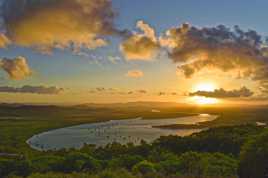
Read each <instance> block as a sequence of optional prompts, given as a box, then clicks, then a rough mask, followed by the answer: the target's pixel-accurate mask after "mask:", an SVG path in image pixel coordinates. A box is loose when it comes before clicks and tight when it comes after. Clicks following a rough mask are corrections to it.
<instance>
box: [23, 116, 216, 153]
mask: <svg viewBox="0 0 268 178" xmlns="http://www.w3.org/2000/svg"><path fill="white" fill-rule="evenodd" d="M216 118H217V116H215V115H209V114H199V115H197V116H188V117H180V118H171V119H170V118H167V119H150V120H146V119H142V118H136V119H127V120H111V121H108V122H101V123H92V124H83V125H78V126H73V127H66V128H61V129H56V130H52V131H48V132H44V133H41V134H38V135H35V136H33V137H31V138H30V139H29V140H28V141H27V143H28V144H29V145H30V146H31V147H32V148H34V149H37V150H43V151H44V150H54V149H62V148H80V147H82V146H83V145H84V144H94V145H96V146H104V145H106V144H108V143H112V142H119V143H122V144H126V143H129V142H133V143H134V144H139V143H140V141H141V140H145V141H147V142H152V141H153V140H155V139H157V138H159V137H160V136H167V135H179V136H187V135H190V134H192V133H195V132H200V131H201V129H160V128H153V126H160V125H171V124H198V123H199V122H205V121H211V120H214V119H216Z"/></svg>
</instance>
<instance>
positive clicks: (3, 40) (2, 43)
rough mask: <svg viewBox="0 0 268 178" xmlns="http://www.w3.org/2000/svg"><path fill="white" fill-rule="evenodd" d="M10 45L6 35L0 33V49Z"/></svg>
mask: <svg viewBox="0 0 268 178" xmlns="http://www.w3.org/2000/svg"><path fill="white" fill-rule="evenodd" d="M9 44H10V41H9V39H8V38H7V37H6V35H4V34H1V33H0V48H6V47H7V45H9Z"/></svg>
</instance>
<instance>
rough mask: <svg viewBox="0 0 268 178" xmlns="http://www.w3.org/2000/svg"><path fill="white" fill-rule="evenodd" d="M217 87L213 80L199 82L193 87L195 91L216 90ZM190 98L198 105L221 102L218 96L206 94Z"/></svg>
mask: <svg viewBox="0 0 268 178" xmlns="http://www.w3.org/2000/svg"><path fill="white" fill-rule="evenodd" d="M216 88H217V86H216V84H215V83H212V82H207V83H199V84H197V85H195V86H194V87H193V91H194V92H196V91H214V90H215V89H216ZM190 100H191V102H193V103H195V104H198V105H213V104H217V103H219V100H218V99H216V98H208V97H204V96H193V97H191V98H190Z"/></svg>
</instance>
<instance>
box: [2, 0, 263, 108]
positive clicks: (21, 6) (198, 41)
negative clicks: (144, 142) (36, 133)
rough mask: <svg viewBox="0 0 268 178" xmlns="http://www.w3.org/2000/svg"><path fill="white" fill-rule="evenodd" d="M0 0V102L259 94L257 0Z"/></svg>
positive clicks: (200, 100) (205, 100)
mask: <svg viewBox="0 0 268 178" xmlns="http://www.w3.org/2000/svg"><path fill="white" fill-rule="evenodd" d="M0 2H1V3H0V4H1V13H0V15H1V18H0V22H1V23H0V24H1V26H0V27H1V29H0V59H1V60H0V102H12V103H16V102H20V103H62V104H64V103H65V104H67V103H69V104H72V103H92V102H94V103H95V102H97V103H111V102H130V101H172V102H179V103H183V102H186V103H189V102H193V103H196V104H213V103H218V102H221V101H224V102H227V101H230V102H246V103H247V102H249V103H253V104H256V103H261V102H264V103H266V97H267V96H266V95H267V94H266V93H267V91H268V90H267V89H268V83H267V82H268V71H267V70H266V69H268V57H267V56H268V53H267V48H266V41H265V38H266V36H268V24H267V23H265V21H266V19H267V18H268V13H267V10H266V7H267V5H268V2H267V1H263V0H256V1H254V2H253V1H250V0H237V1H229V0H227V1H214V0H204V1H195V0H168V1H165V0H146V1H144V0H135V1H130V0H111V1H109V0H80V1H79V0H65V1H64V0H58V1H56V0H55V1H48V0H44V1H41V0H34V1H33V0H0ZM218 25H221V27H217V26H218ZM249 30H250V31H249ZM266 71H267V72H266Z"/></svg>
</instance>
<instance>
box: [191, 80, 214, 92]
mask: <svg viewBox="0 0 268 178" xmlns="http://www.w3.org/2000/svg"><path fill="white" fill-rule="evenodd" d="M216 88H217V86H216V84H215V83H212V82H204V83H198V84H197V85H195V86H194V87H193V91H214V90H215V89H216Z"/></svg>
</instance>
